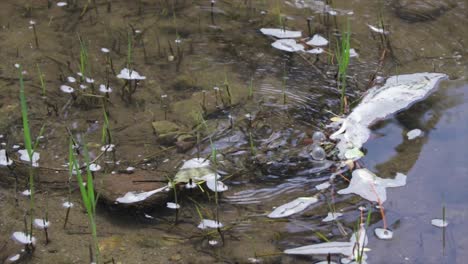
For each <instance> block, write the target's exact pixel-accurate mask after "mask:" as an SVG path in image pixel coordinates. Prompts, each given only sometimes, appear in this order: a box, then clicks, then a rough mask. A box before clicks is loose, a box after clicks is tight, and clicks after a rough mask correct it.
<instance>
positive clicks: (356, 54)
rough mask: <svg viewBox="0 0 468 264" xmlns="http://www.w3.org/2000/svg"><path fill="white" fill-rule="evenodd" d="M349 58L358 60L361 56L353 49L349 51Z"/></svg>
mask: <svg viewBox="0 0 468 264" xmlns="http://www.w3.org/2000/svg"><path fill="white" fill-rule="evenodd" d="M349 57H350V58H357V57H359V54H358V53H357V52H356V50H355V49H353V48H351V49H349Z"/></svg>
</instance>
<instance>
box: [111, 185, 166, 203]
mask: <svg viewBox="0 0 468 264" xmlns="http://www.w3.org/2000/svg"><path fill="white" fill-rule="evenodd" d="M167 190H169V188H168V187H167V186H164V187H161V188H159V189H156V190H152V191H149V192H140V193H137V192H128V193H126V194H125V195H124V196H122V197H119V198H117V199H116V200H115V201H116V202H117V203H122V204H131V203H138V202H141V201H144V200H146V199H147V198H148V197H150V196H151V195H153V194H155V193H158V192H163V191H167Z"/></svg>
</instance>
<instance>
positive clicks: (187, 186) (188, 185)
mask: <svg viewBox="0 0 468 264" xmlns="http://www.w3.org/2000/svg"><path fill="white" fill-rule="evenodd" d="M197 186H198V185H197V184H196V183H194V182H193V181H192V183H190V182H189V183H187V184H185V189H194V188H197Z"/></svg>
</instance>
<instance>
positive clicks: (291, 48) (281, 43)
mask: <svg viewBox="0 0 468 264" xmlns="http://www.w3.org/2000/svg"><path fill="white" fill-rule="evenodd" d="M271 46H272V47H273V48H275V49H279V50H284V51H287V52H297V51H304V46H302V45H301V44H298V43H297V42H296V40H294V39H278V40H277V41H275V42H273V43H272V44H271Z"/></svg>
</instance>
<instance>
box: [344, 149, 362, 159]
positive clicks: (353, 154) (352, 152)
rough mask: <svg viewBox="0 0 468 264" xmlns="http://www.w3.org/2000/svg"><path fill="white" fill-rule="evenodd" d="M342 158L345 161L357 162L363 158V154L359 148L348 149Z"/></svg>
mask: <svg viewBox="0 0 468 264" xmlns="http://www.w3.org/2000/svg"><path fill="white" fill-rule="evenodd" d="M344 157H345V158H346V159H347V160H358V159H360V158H362V157H364V153H362V151H361V150H360V149H359V148H352V149H348V150H347V151H346V152H345V155H344Z"/></svg>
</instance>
